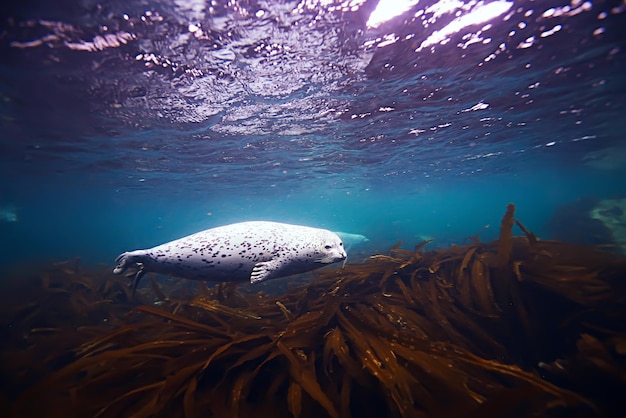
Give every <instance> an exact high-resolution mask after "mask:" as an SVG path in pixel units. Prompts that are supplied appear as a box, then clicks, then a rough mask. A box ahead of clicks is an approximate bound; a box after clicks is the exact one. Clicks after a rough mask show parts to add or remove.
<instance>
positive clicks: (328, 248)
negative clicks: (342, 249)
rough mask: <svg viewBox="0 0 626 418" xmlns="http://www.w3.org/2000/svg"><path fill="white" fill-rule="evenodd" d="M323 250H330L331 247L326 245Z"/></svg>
mask: <svg viewBox="0 0 626 418" xmlns="http://www.w3.org/2000/svg"><path fill="white" fill-rule="evenodd" d="M324 248H326V249H327V250H330V249H331V248H333V247H331V246H330V245H326V246H325V247H324Z"/></svg>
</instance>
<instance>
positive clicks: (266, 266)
mask: <svg viewBox="0 0 626 418" xmlns="http://www.w3.org/2000/svg"><path fill="white" fill-rule="evenodd" d="M281 267H282V263H281V261H280V260H279V259H276V258H275V259H272V260H269V261H260V262H258V263H256V264H255V265H254V267H253V268H252V273H250V283H252V284H255V283H260V282H262V281H263V280H267V279H271V278H272V277H276V272H277V271H278V270H280V268H281Z"/></svg>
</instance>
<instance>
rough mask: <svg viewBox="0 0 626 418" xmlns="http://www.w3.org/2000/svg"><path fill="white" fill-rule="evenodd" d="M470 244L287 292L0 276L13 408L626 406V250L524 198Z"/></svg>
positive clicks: (373, 410)
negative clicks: (588, 241) (560, 223)
mask: <svg viewBox="0 0 626 418" xmlns="http://www.w3.org/2000/svg"><path fill="white" fill-rule="evenodd" d="M515 223H517V225H518V227H519V228H521V230H522V232H523V235H522V236H513V227H514V224H515ZM470 241H471V242H470V243H469V244H464V245H458V246H452V247H450V248H448V249H445V250H438V251H425V250H424V245H425V244H426V242H423V243H421V244H419V245H417V246H416V247H415V249H414V250H413V251H407V250H402V249H399V248H393V249H391V250H390V252H389V253H388V254H387V255H375V256H372V257H370V258H369V259H368V260H367V261H365V262H363V263H361V264H352V265H347V266H345V267H344V268H341V269H335V270H323V271H322V272H321V273H319V274H318V278H317V280H315V281H314V282H313V283H309V284H306V285H298V286H293V287H290V288H289V289H287V290H286V291H285V292H284V293H283V294H281V295H279V296H272V295H270V294H267V293H264V292H259V293H254V294H253V293H246V292H245V291H242V290H238V289H237V288H235V287H234V286H232V285H218V286H215V287H213V288H211V289H209V288H207V287H206V286H205V285H204V283H202V282H200V283H199V286H198V283H196V282H188V283H191V284H192V285H193V286H194V291H190V290H189V289H191V287H187V288H186V287H184V286H183V288H182V289H181V287H180V286H177V287H174V286H169V285H165V286H163V285H161V287H159V286H158V285H157V283H156V281H155V280H154V279H151V283H152V285H151V286H148V287H144V288H142V289H140V291H139V293H138V294H137V295H136V296H135V298H134V299H132V298H131V295H130V290H129V287H128V283H127V281H126V280H120V279H119V278H118V276H114V275H113V274H112V273H110V271H109V270H108V269H107V271H106V272H104V271H82V270H80V271H79V270H78V268H77V267H76V266H72V265H70V264H60V265H54V266H49V267H47V268H45V269H42V270H41V271H38V272H37V274H30V275H28V274H24V277H21V278H19V280H18V279H15V278H12V279H11V280H2V284H3V289H2V290H3V291H2V298H3V299H4V300H3V301H2V308H1V315H2V316H1V317H0V320H1V326H2V334H1V335H0V337H1V338H2V341H3V348H2V352H1V357H0V358H1V363H0V364H1V366H0V367H1V368H2V379H1V381H0V384H1V387H2V391H1V394H0V415H1V416H12V417H26V416H37V417H59V416H63V417H67V418H69V417H92V416H98V417H118V416H128V417H130V416H133V417H147V416H154V417H183V416H184V417H200V416H202V417H220V418H226V417H247V416H251V415H252V414H254V416H255V417H288V416H293V417H333V418H334V417H359V418H366V417H418V416H419V417H475V416H481V417H498V416H506V417H518V416H520V417H522V416H523V417H525V416H555V417H563V416H576V417H584V416H607V417H612V416H615V417H617V416H620V417H621V416H622V413H623V411H624V410H626V398H625V397H624V396H623V394H624V393H626V330H625V328H626V325H625V324H626V308H625V306H626V305H625V303H624V302H625V297H626V292H625V287H626V285H625V284H626V281H625V279H624V272H625V271H626V258H624V257H620V256H618V255H616V254H612V253H610V252H606V251H600V250H597V249H593V248H590V247H584V246H579V245H573V244H567V243H562V242H556V241H542V240H538V239H537V238H536V237H535V236H534V235H533V234H532V233H530V232H528V231H527V230H526V229H525V228H524V227H523V226H522V225H521V224H520V223H519V222H517V221H516V220H515V219H514V206H513V205H509V207H508V208H507V212H506V214H505V215H504V217H503V219H502V225H501V230H500V237H499V239H498V240H496V241H493V242H490V243H483V242H480V241H479V240H478V236H476V237H473V238H472V239H471V240H470ZM398 247H399V245H398ZM186 284H187V283H186ZM198 289H199V290H198ZM255 291H256V290H255ZM166 295H168V296H166ZM155 298H156V300H157V302H154V300H155Z"/></svg>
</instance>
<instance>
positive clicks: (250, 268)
mask: <svg viewBox="0 0 626 418" xmlns="http://www.w3.org/2000/svg"><path fill="white" fill-rule="evenodd" d="M346 257H347V255H346V252H345V250H344V248H343V243H342V241H341V239H340V238H339V237H338V236H337V234H335V233H333V232H331V231H328V230H325V229H318V228H310V227H307V226H299V225H290V224H283V223H277V222H265V221H252V222H241V223H236V224H231V225H226V226H220V227H217V228H213V229H207V230H206V231H201V232H197V233H195V234H192V235H189V236H186V237H183V238H180V239H177V240H175V241H171V242H168V243H165V244H161V245H159V246H156V247H154V248H150V249H146V250H135V251H129V252H125V253H122V254H120V255H119V256H118V257H117V259H116V260H115V261H116V263H117V266H116V267H115V269H114V270H113V273H115V274H122V273H124V272H125V271H126V270H127V269H128V268H134V269H137V274H136V275H135V281H134V284H133V290H134V289H135V288H136V287H137V284H138V282H139V280H140V279H141V277H142V276H143V275H144V274H145V273H147V272H154V273H161V274H166V275H171V276H176V277H182V278H185V279H195V280H208V281H246V280H249V281H250V283H258V282H261V281H263V280H269V279H275V278H277V277H285V276H289V275H292V274H297V273H304V272H306V271H311V270H315V269H317V268H320V267H323V266H324V265H326V264H331V263H335V262H338V261H342V260H345V259H346Z"/></svg>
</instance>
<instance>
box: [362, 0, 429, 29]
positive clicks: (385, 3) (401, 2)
mask: <svg viewBox="0 0 626 418" xmlns="http://www.w3.org/2000/svg"><path fill="white" fill-rule="evenodd" d="M417 3H419V0H380V1H379V2H378V6H376V9H374V11H373V12H372V14H371V15H370V18H369V19H368V21H367V27H368V28H377V27H379V26H380V25H382V24H383V23H385V22H386V21H388V20H390V19H393V18H394V17H396V16H400V15H401V14H402V13H404V12H406V11H407V10H409V9H410V8H411V7H413V6H415V5H416V4H417Z"/></svg>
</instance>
